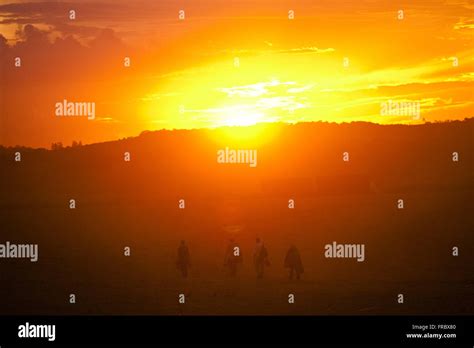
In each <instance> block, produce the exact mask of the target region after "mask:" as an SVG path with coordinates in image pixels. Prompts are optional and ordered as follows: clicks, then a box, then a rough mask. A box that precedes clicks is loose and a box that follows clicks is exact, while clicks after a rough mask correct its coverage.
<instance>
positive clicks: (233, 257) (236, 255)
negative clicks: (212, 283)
mask: <svg viewBox="0 0 474 348" xmlns="http://www.w3.org/2000/svg"><path fill="white" fill-rule="evenodd" d="M240 263H242V254H241V251H240V248H239V246H238V245H237V243H235V242H234V240H233V239H231V240H230V241H229V245H228V246H227V249H226V251H225V256H224V267H226V268H227V269H228V272H229V275H230V276H231V277H235V276H236V274H237V266H238V265H239V264H240Z"/></svg>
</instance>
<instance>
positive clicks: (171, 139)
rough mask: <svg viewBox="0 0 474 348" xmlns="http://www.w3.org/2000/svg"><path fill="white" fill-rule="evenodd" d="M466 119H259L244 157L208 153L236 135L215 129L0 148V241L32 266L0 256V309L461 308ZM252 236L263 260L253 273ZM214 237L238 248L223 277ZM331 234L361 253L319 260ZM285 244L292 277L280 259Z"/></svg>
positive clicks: (466, 248)
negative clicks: (296, 260) (264, 135)
mask: <svg viewBox="0 0 474 348" xmlns="http://www.w3.org/2000/svg"><path fill="white" fill-rule="evenodd" d="M473 125H474V122H473V120H472V119H471V120H467V121H464V122H451V123H445V124H431V125H430V124H428V125H423V126H410V127H408V126H376V125H371V124H366V123H355V124H350V125H346V124H344V125H333V124H301V125H297V126H281V125H275V126H265V127H268V129H266V130H265V132H268V133H275V134H277V135H276V136H275V137H274V138H272V139H271V140H270V141H268V142H259V141H257V142H256V143H255V148H257V149H258V166H257V168H249V167H248V166H247V165H244V164H239V165H227V164H218V163H216V150H217V149H219V148H222V147H225V146H229V147H234V148H239V146H240V145H239V143H238V141H236V140H229V141H228V142H226V141H225V140H222V142H217V141H216V140H215V139H216V137H215V136H213V134H215V133H216V132H219V131H205V130H201V131H175V132H156V133H147V134H143V135H141V136H139V137H137V138H131V139H125V140H121V141H116V142H110V143H103V144H94V145H87V146H80V147H75V148H67V149H63V150H56V151H46V150H32V149H12V148H9V149H6V148H3V149H0V167H1V172H0V179H1V193H0V194H1V196H0V226H1V227H0V228H1V229H0V243H4V242H5V241H10V242H12V243H38V244H39V261H38V262H36V263H32V262H30V261H29V260H26V259H19V260H12V259H0V283H1V286H0V314H164V315H174V314H190V315H194V314H196V315H197V314H204V315H208V314H209V315H211V314H219V315H225V314H237V315H245V314H263V315H273V314H304V315H326V314H328V315H331V314H472V313H473V312H474V266H473V265H474V235H473V233H474V214H473V211H474V209H473V207H474V180H473V175H474V170H473V168H474V167H473V147H474V146H473ZM219 139H222V137H220V138H219ZM252 146H253V145H252V144H251V145H248V144H243V145H242V146H240V148H254V147H252ZM16 151H20V152H21V153H22V161H21V162H14V153H15V152H16ZM124 151H130V153H131V156H132V160H131V161H130V162H124V161H123V153H124ZM344 151H348V152H349V153H350V161H349V162H343V161H342V152H344ZM454 151H456V152H458V153H459V162H453V161H452V153H453V152H454ZM71 198H74V199H75V200H76V204H77V205H76V209H74V210H72V209H69V199H71ZM181 198H183V199H185V200H186V208H185V209H178V200H179V199H181ZM290 198H291V199H294V200H295V209H288V199H290ZM399 198H402V199H403V200H404V205H405V207H404V209H402V210H400V209H397V200H398V199H399ZM257 236H259V237H260V238H262V239H263V241H264V242H265V244H266V246H267V248H268V252H269V258H270V262H271V265H270V266H269V267H267V269H266V273H265V278H264V279H260V280H259V279H256V276H255V272H254V268H253V265H252V252H253V247H254V242H255V238H256V237H257ZM229 238H234V239H235V240H236V241H237V242H238V243H239V244H240V246H241V249H242V254H243V265H242V267H241V268H240V269H239V273H238V275H237V277H236V278H234V279H233V278H229V277H228V275H226V273H225V271H224V267H223V260H224V252H225V248H226V245H227V242H228V240H229ZM181 239H185V240H186V241H187V242H188V245H189V249H190V253H191V262H192V268H191V271H190V277H189V278H188V279H186V280H183V279H182V278H181V277H180V275H179V273H178V270H177V269H176V266H175V260H176V250H177V247H178V245H179V242H180V240H181ZM333 241H336V242H338V243H362V244H365V261H364V262H357V261H356V260H355V259H328V258H325V257H324V246H325V244H329V243H332V242H333ZM291 243H294V244H295V245H296V246H297V247H298V249H299V250H300V252H301V256H302V260H303V264H304V266H305V273H304V274H303V277H302V279H301V280H300V281H296V280H293V281H290V280H288V271H287V269H285V268H284V267H283V260H284V256H285V253H286V250H287V249H288V247H289V245H290V244H291ZM125 246H130V247H131V256H130V257H126V256H124V254H123V251H124V247H125ZM453 246H457V247H459V256H457V257H454V256H452V247H453ZM71 293H74V294H76V302H77V303H76V304H69V294H71ZM179 293H184V294H186V295H187V296H186V304H184V305H183V304H179V303H178V294H179ZM289 293H293V294H294V295H295V303H294V304H288V301H287V299H288V294H289ZM400 293H402V294H404V297H405V303H403V304H398V303H397V295H398V294H400Z"/></svg>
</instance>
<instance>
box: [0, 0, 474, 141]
mask: <svg viewBox="0 0 474 348" xmlns="http://www.w3.org/2000/svg"><path fill="white" fill-rule="evenodd" d="M414 3H416V4H414ZM71 9H73V10H75V11H76V19H74V20H71V19H69V17H68V16H69V11H70V10H71ZM473 9H474V5H473V3H472V2H469V1H432V0H427V1H416V2H415V1H375V0H370V1H369V0H366V1H347V0H346V1H339V0H330V1H310V0H307V1H285V0H281V1H275V0H273V1H269V0H260V1H250V0H237V1H230V2H229V1H217V0H214V1H210V0H201V1H171V0H170V1H152V0H149V1H146V0H141V1H123V0H119V1H90V2H81V1H69V2H52V3H48V2H13V1H8V0H7V1H0V35H1V36H0V54H1V55H0V64H1V65H0V68H1V70H0V103H1V104H0V113H1V114H0V144H3V145H27V146H35V147H36V146H44V147H49V146H50V144H51V143H52V142H57V141H62V142H63V143H65V144H70V143H71V141H72V140H81V141H82V142H83V143H91V142H98V141H105V140H114V139H118V138H122V137H127V136H133V135H137V134H139V133H140V132H141V131H143V130H154V129H162V128H167V129H172V128H199V127H218V126H221V125H248V124H254V123H257V122H274V121H281V122H291V123H293V122H301V121H318V120H323V121H334V122H351V121H358V120H362V121H369V122H378V123H408V124H410V123H415V124H416V123H420V122H424V121H437V120H449V119H463V118H466V117H473V116H474V106H473V98H472V96H473V95H472V91H473V90H474V89H473V78H474V60H473V59H474V49H473V45H472V34H473V29H474V18H473ZM180 10H184V11H185V18H184V20H180V19H179V18H178V15H179V11H180ZM400 10H401V11H403V18H402V19H401V18H399V17H400V16H401V13H400V12H399V11H400ZM289 11H294V19H290V18H289ZM15 57H21V67H15V66H14V59H15ZM125 57H130V59H131V66H130V67H125V66H124V64H123V63H124V58H125ZM344 63H346V65H344ZM64 99H66V100H68V101H72V102H76V101H77V102H93V103H95V118H94V119H93V120H92V119H91V120H88V119H87V118H86V117H70V118H65V117H57V116H56V115H55V104H56V103H57V102H62V101H63V100H64ZM388 103H390V105H392V106H393V105H399V106H400V105H402V104H401V103H405V104H403V105H405V106H408V108H405V109H399V110H397V109H393V108H390V109H388V111H387V105H388ZM414 110H418V112H414Z"/></svg>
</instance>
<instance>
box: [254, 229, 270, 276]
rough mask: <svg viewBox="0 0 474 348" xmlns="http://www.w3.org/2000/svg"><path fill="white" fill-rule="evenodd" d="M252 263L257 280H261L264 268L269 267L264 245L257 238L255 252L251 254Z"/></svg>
mask: <svg viewBox="0 0 474 348" xmlns="http://www.w3.org/2000/svg"><path fill="white" fill-rule="evenodd" d="M253 263H254V265H255V270H256V272H257V278H259V279H261V278H263V272H264V270H265V266H269V265H270V262H269V261H268V251H267V248H266V247H265V244H263V242H262V241H261V240H260V238H257V240H256V245H255V250H254V253H253Z"/></svg>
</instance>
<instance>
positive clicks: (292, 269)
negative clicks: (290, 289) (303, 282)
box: [290, 267, 295, 280]
mask: <svg viewBox="0 0 474 348" xmlns="http://www.w3.org/2000/svg"><path fill="white" fill-rule="evenodd" d="M294 270H295V268H294V267H290V280H292V279H293V272H294Z"/></svg>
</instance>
